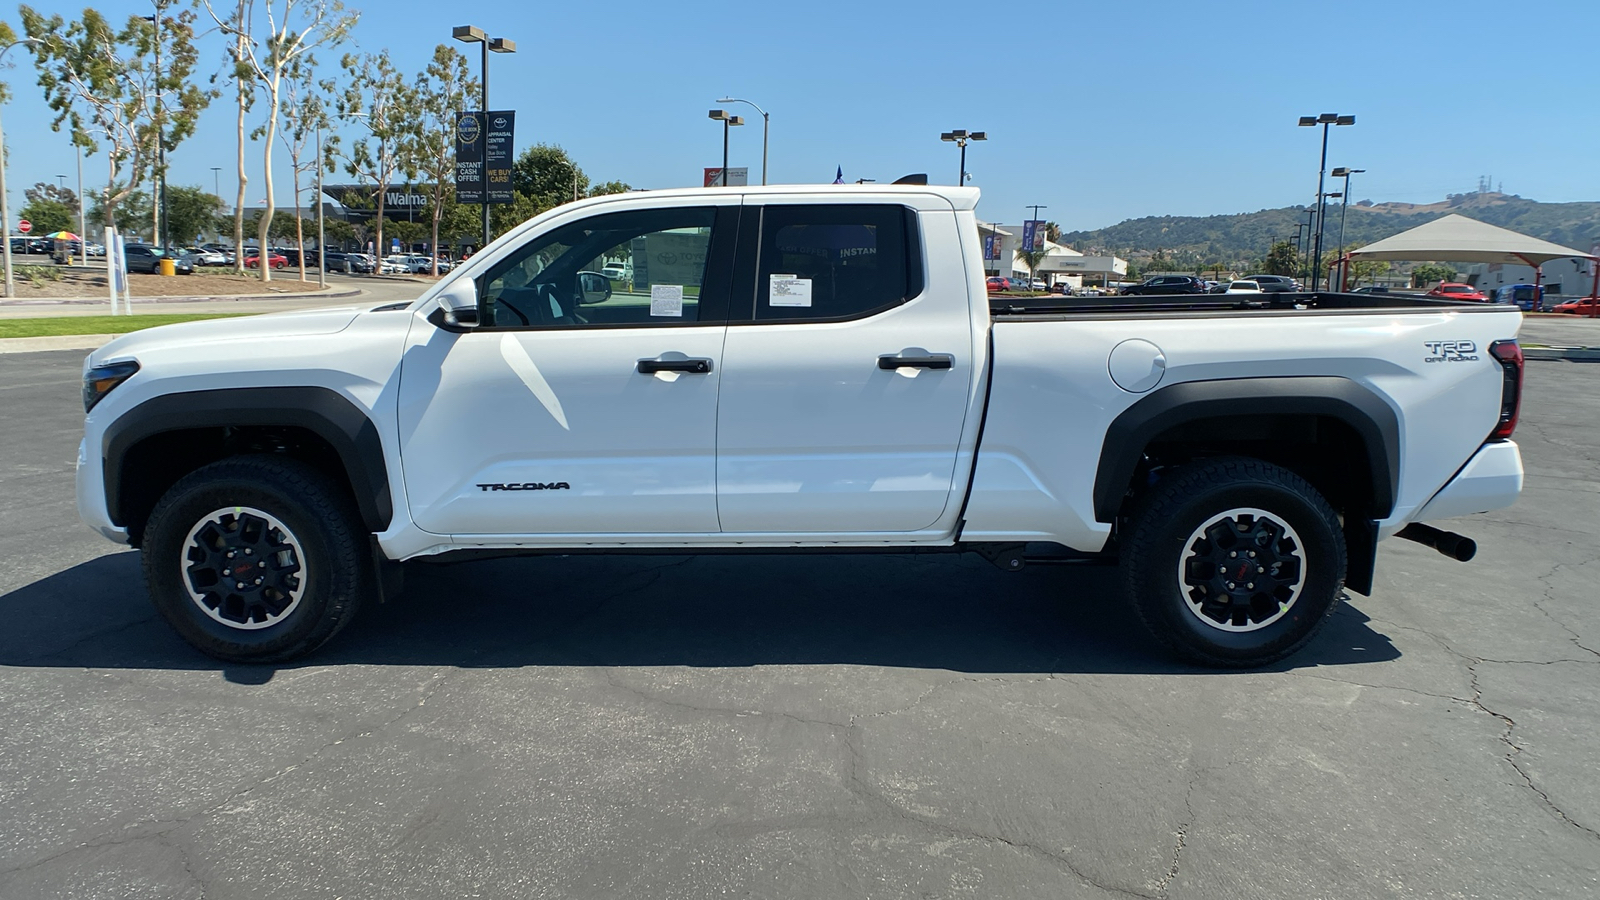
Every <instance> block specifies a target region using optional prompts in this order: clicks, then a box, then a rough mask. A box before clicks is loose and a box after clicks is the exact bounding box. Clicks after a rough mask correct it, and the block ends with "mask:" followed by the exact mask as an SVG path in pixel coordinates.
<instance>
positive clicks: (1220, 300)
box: [989, 291, 1514, 321]
mask: <svg viewBox="0 0 1600 900" xmlns="http://www.w3.org/2000/svg"><path fill="white" fill-rule="evenodd" d="M1507 308H1508V307H1507V305H1505V304H1494V303H1475V302H1471V301H1464V300H1442V299H1437V298H1434V297H1425V296H1422V295H1420V294H1348V293H1339V292H1325V291H1305V292H1299V293H1290V292H1286V291H1285V292H1278V293H1262V294H1260V295H1253V294H1143V295H1134V296H1107V297H1064V296H1059V295H1051V296H1047V297H1015V298H1013V297H990V298H989V313H990V315H991V316H992V317H994V318H996V319H999V318H1004V319H1007V320H1009V321H1027V320H1030V319H1037V320H1041V321H1047V320H1053V319H1060V318H1063V317H1074V318H1076V317H1083V316H1091V317H1121V316H1130V315H1163V314H1174V313H1200V314H1211V315H1215V314H1218V313H1227V312H1241V313H1258V314H1259V313H1269V314H1270V313H1279V314H1285V313H1287V314H1293V313H1300V314H1304V313H1306V312H1323V313H1370V312H1397V313H1398V312H1441V311H1446V310H1448V311H1451V312H1474V311H1479V312H1504V311H1505V310H1506V309H1507ZM1511 308H1514V307H1511Z"/></svg>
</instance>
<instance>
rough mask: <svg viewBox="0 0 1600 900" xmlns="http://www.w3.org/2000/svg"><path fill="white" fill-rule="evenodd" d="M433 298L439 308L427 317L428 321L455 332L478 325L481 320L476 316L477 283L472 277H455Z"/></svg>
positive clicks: (465, 330) (469, 329) (462, 331)
mask: <svg viewBox="0 0 1600 900" xmlns="http://www.w3.org/2000/svg"><path fill="white" fill-rule="evenodd" d="M435 299H436V301H437V302H438V304H439V308H438V309H437V310H435V311H434V313H433V315H430V316H429V317H428V321H430V322H433V324H435V325H437V326H438V327H440V328H443V329H444V330H445V331H453V332H455V333H457V334H461V333H464V332H467V331H471V330H472V329H474V328H477V327H478V325H479V323H480V321H481V320H480V318H479V316H478V285H477V283H476V282H474V281H473V280H472V279H470V278H459V279H457V280H456V282H455V283H454V284H451V285H450V286H449V287H448V288H446V289H445V290H444V292H443V293H441V294H440V295H439V296H438V297H437V298H435Z"/></svg>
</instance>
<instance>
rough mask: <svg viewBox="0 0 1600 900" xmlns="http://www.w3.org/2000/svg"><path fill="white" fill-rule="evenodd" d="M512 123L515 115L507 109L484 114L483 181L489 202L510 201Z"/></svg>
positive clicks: (512, 147)
mask: <svg viewBox="0 0 1600 900" xmlns="http://www.w3.org/2000/svg"><path fill="white" fill-rule="evenodd" d="M516 120H517V114H516V113H514V112H512V111H510V110H501V111H500V112H492V113H489V114H488V127H487V128H485V129H484V132H483V178H484V184H485V186H486V188H487V192H488V196H489V202H490V203H510V202H511V201H512V200H513V199H514V197H513V191H512V190H511V162H512V157H513V151H514V140H513V130H514V127H515V125H516Z"/></svg>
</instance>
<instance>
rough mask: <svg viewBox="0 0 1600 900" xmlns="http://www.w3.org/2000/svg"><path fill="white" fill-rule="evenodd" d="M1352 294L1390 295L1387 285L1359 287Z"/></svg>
mask: <svg viewBox="0 0 1600 900" xmlns="http://www.w3.org/2000/svg"><path fill="white" fill-rule="evenodd" d="M1350 293H1352V294H1387V293H1389V286H1388V285H1386V284H1369V285H1367V286H1366V287H1358V288H1356V289H1355V290H1353V291H1351V292H1350Z"/></svg>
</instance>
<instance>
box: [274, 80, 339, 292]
mask: <svg viewBox="0 0 1600 900" xmlns="http://www.w3.org/2000/svg"><path fill="white" fill-rule="evenodd" d="M315 73H316V60H315V58H313V57H311V56H306V57H304V58H303V59H302V60H300V62H298V63H297V64H296V65H295V66H293V67H292V68H291V69H290V70H289V73H288V77H287V78H285V79H284V84H283V101H284V102H283V131H282V132H281V134H280V137H281V139H282V140H283V146H284V150H285V152H287V153H288V154H289V173H290V177H291V178H292V179H293V181H294V208H295V223H296V227H297V230H296V232H295V246H297V247H299V248H300V280H301V281H305V280H306V236H305V231H304V224H303V223H304V217H303V216H301V215H300V211H301V210H302V209H304V208H305V207H304V205H303V204H301V202H300V198H301V197H302V196H303V193H302V190H301V187H300V179H301V176H303V175H305V174H307V173H308V172H309V173H315V172H316V170H317V166H318V165H320V164H321V159H322V154H321V153H319V152H318V142H319V141H320V140H321V136H322V131H323V129H325V128H327V127H328V125H329V124H330V119H329V117H328V111H327V105H326V104H325V103H324V102H323V99H322V96H321V94H320V93H319V89H320V85H318V84H317V82H316V79H315V77H314V76H315ZM309 189H310V190H311V191H312V193H313V197H312V199H313V200H314V201H315V202H316V204H318V206H319V208H320V204H321V203H322V196H321V195H320V194H318V193H317V192H316V181H315V180H313V181H312V183H311V185H309ZM323 249H324V248H323V247H322V245H321V244H318V245H317V252H318V254H319V256H318V259H319V260H320V259H321V256H320V254H321V252H322V250H323Z"/></svg>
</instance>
